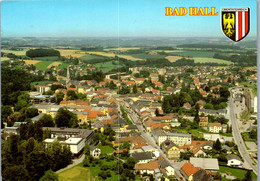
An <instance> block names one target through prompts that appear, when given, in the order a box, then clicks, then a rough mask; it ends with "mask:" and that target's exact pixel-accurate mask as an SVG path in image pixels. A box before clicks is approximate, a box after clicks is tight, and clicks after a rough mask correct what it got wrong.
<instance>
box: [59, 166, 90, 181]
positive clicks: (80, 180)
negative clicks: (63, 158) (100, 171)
mask: <svg viewBox="0 0 260 181" xmlns="http://www.w3.org/2000/svg"><path fill="white" fill-rule="evenodd" d="M58 176H59V181H76V180H77V181H85V180H90V181H91V180H93V179H92V178H91V174H90V170H89V169H88V168H84V167H80V166H75V167H72V168H71V169H68V170H66V171H64V172H61V173H59V174H58Z"/></svg>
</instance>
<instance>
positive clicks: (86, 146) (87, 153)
mask: <svg viewBox="0 0 260 181" xmlns="http://www.w3.org/2000/svg"><path fill="white" fill-rule="evenodd" d="M84 152H85V155H90V148H89V145H88V144H86V145H85V148H84Z"/></svg>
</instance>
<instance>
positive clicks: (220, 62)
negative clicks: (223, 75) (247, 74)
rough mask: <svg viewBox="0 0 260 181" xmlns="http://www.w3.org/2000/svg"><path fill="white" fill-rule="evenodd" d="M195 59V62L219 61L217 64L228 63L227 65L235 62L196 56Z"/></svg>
mask: <svg viewBox="0 0 260 181" xmlns="http://www.w3.org/2000/svg"><path fill="white" fill-rule="evenodd" d="M193 59H194V63H217V64H226V65H231V64H233V62H230V61H227V60H221V59H216V58H205V57H195V58H193Z"/></svg>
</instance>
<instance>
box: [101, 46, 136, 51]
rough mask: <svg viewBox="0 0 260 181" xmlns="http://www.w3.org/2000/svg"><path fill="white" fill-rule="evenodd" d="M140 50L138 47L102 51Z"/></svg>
mask: <svg viewBox="0 0 260 181" xmlns="http://www.w3.org/2000/svg"><path fill="white" fill-rule="evenodd" d="M139 49H140V48H138V47H124V48H122V47H121V48H107V49H104V51H115V50H139Z"/></svg>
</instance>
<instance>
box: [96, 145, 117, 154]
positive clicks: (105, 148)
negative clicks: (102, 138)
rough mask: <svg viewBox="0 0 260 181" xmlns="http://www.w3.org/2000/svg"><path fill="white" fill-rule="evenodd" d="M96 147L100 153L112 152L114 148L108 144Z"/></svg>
mask: <svg viewBox="0 0 260 181" xmlns="http://www.w3.org/2000/svg"><path fill="white" fill-rule="evenodd" d="M98 148H100V149H101V153H105V154H108V153H113V152H114V151H115V150H114V149H113V148H111V147H110V146H101V145H98Z"/></svg>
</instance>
